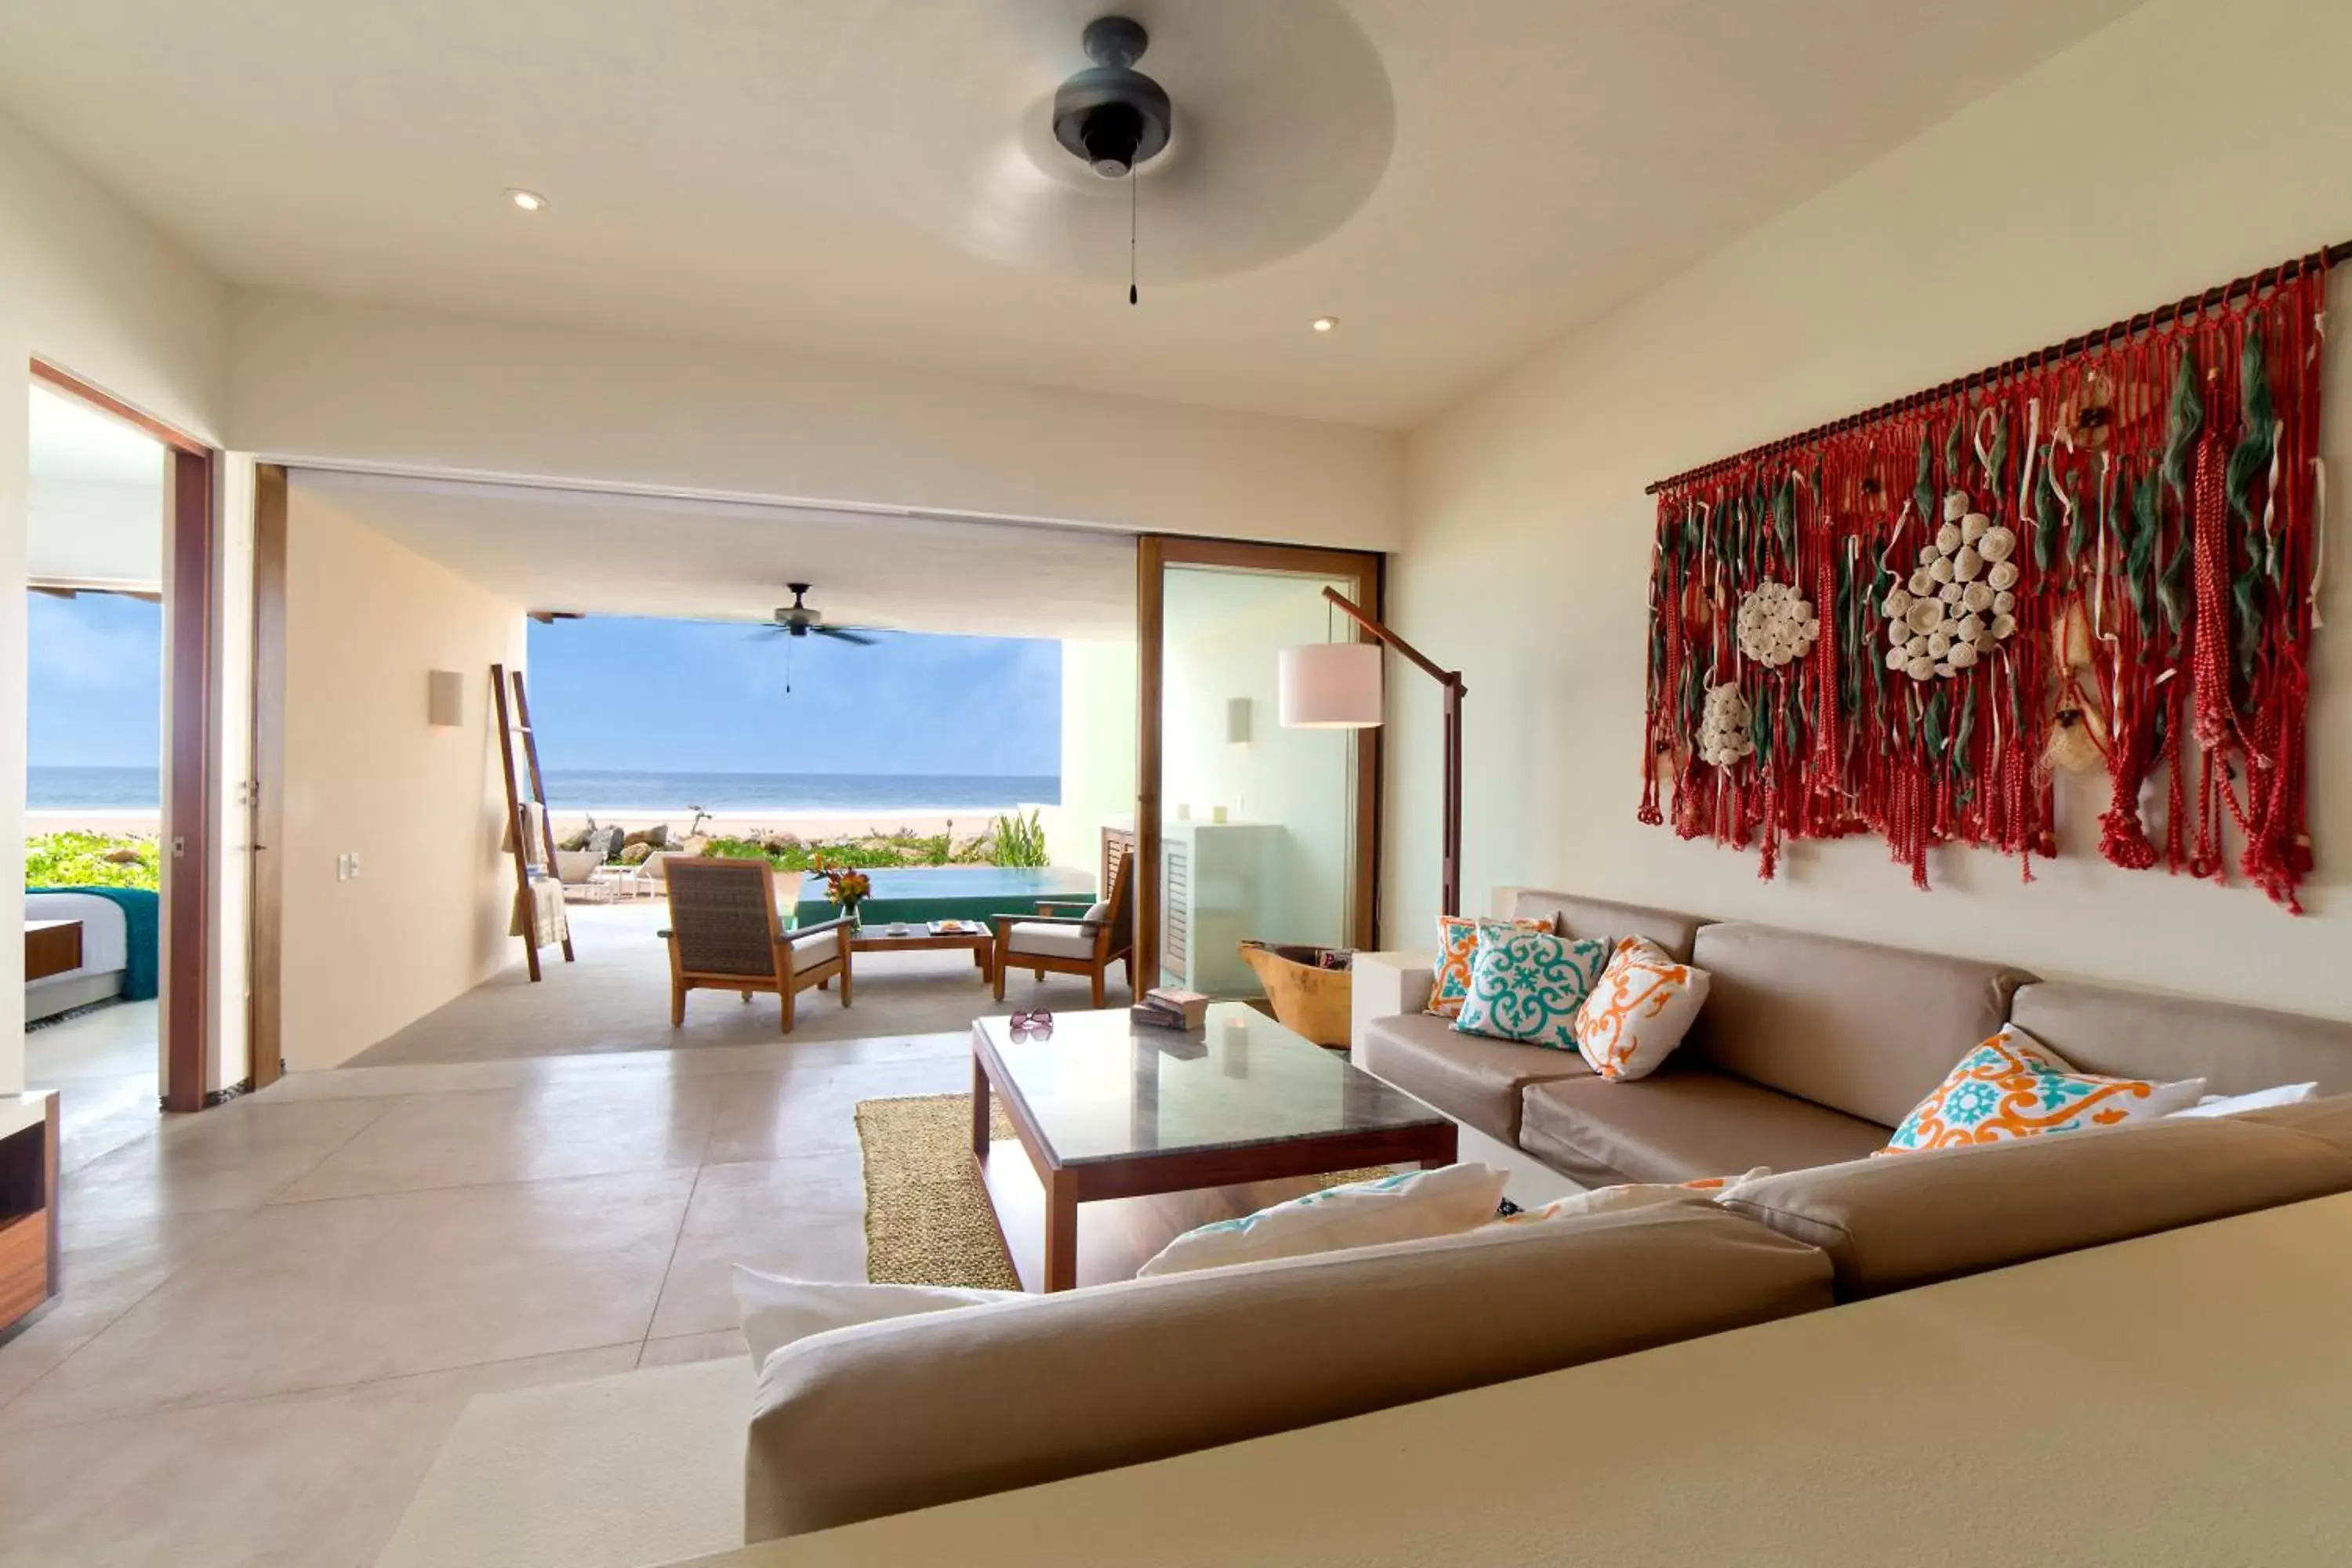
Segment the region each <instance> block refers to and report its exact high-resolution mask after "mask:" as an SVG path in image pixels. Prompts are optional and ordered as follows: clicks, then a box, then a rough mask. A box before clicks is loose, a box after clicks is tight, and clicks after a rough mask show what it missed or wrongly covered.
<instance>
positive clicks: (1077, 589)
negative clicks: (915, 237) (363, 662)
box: [292, 469, 1135, 641]
mask: <svg viewBox="0 0 2352 1568" xmlns="http://www.w3.org/2000/svg"><path fill="white" fill-rule="evenodd" d="M292 482H293V484H294V486H295V489H296V497H297V499H296V502H295V504H296V506H297V507H298V508H299V506H301V505H302V504H304V501H305V500H306V499H315V500H317V501H319V502H320V503H321V504H324V505H327V506H330V507H332V508H333V509H335V510H337V511H340V512H341V513H342V514H343V515H344V516H346V517H349V518H351V519H352V520H353V521H357V522H359V523H362V524H363V525H364V526H366V527H368V528H372V529H373V530H375V531H377V532H379V533H381V534H383V535H384V536H385V537H387V538H389V539H391V540H393V541H394V542H398V543H400V544H403V545H405V546H406V547H408V548H409V549H411V550H414V551H415V552H417V553H418V554H420V555H423V556H425V557H427V558H428V559H430V560H434V561H437V562H439V563H441V564H443V565H445V566H446V567H448V568H449V569H450V570H451V571H454V572H456V573H457V574H458V575H460V576H462V577H465V578H467V579H469V580H470V581H472V582H475V583H478V584H481V585H482V586H483V587H484V588H487V589H488V590H489V591H490V592H491V593H493V594H496V595H499V597H501V598H505V599H509V600H512V601H513V602H514V603H516V604H518V605H522V606H523V607H524V608H526V609H533V610H540V609H545V610H572V611H579V612H582V613H584V614H590V615H614V616H674V617H679V618H686V619H696V620H741V621H746V622H751V621H765V620H767V619H768V618H769V616H771V614H772V612H773V611H774V610H775V609H776V607H777V606H778V605H786V604H789V603H791V602H792V595H791V594H790V593H788V592H786V591H785V588H784V584H785V583H786V582H788V581H790V582H806V583H812V584H815V588H814V591H813V592H812V593H811V594H810V595H809V603H810V604H811V605H813V606H814V607H815V608H817V609H820V610H823V611H824V616H825V619H826V620H827V621H829V622H832V623H834V624H836V625H845V626H887V627H891V628H894V629H897V630H901V631H917V632H959V633H964V634H968V635H975V636H989V637H1066V638H1089V639H1099V640H1104V641H1131V640H1133V638H1134V637H1135V542H1134V540H1132V539H1131V538H1129V537H1128V536H1126V535H1124V534H1118V533H1108V532H1103V533H1097V532H1089V531H1083V530H1076V529H1057V528H1049V527H1040V526H1035V525H1030V524H1006V523H985V522H967V521H950V520H946V519H939V518H920V517H898V516H886V515H874V514H866V513H849V512H831V511H821V510H812V509H808V508H800V507H781V506H764V505H755V504H750V503H741V502H730V501H701V500H673V499H669V498H666V497H654V496H637V495H616V494H612V493H609V492H604V491H591V490H572V489H539V488H534V487H530V486H523V485H492V484H479V483H473V482H458V481H450V480H436V479H394V478H384V477H379V476H374V475H364V474H343V473H332V472H322V471H319V470H311V469H304V470H299V471H298V472H297V473H296V474H295V475H294V477H293V481H292Z"/></svg>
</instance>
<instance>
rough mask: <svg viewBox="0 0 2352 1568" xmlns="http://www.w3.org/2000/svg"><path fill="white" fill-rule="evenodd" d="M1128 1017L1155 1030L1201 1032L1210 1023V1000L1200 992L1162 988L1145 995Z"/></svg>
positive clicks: (1129, 1012) (1131, 1008)
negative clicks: (1198, 1029) (1198, 1030)
mask: <svg viewBox="0 0 2352 1568" xmlns="http://www.w3.org/2000/svg"><path fill="white" fill-rule="evenodd" d="M1128 1016H1129V1017H1130V1018H1133V1019H1134V1020H1135V1021H1136V1022H1137V1023H1139V1024H1149V1025H1150V1026H1151V1027H1153V1028H1155V1029H1197V1028H1199V1027H1201V1026H1202V1025H1203V1024H1205V1023H1207V1022H1208V1021H1209V999H1208V998H1207V997H1206V996H1203V995H1202V994H1200V993H1199V992H1198V991H1179V990H1176V989H1174V988H1172V987H1170V986H1160V987H1158V988H1157V989H1154V990H1150V991H1147V992H1145V993H1144V994H1143V1000H1142V1001H1140V1002H1138V1003H1137V1004H1136V1005H1134V1006H1133V1007H1130V1008H1129V1009H1128Z"/></svg>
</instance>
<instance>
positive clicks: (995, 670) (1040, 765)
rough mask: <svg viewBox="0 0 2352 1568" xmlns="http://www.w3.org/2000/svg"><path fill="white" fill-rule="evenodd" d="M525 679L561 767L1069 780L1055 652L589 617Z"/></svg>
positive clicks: (558, 637)
mask: <svg viewBox="0 0 2352 1568" xmlns="http://www.w3.org/2000/svg"><path fill="white" fill-rule="evenodd" d="M787 645H789V652H790V655H791V665H792V670H791V674H792V691H791V693H790V695H787V694H786V692H785V689H784V678H785V658H786V653H787V651H788V646H787ZM528 679H529V680H530V711H531V719H532V721H533V722H534V725H535V727H536V728H537V730H538V732H539V757H540V763H541V765H542V766H544V767H549V768H609V769H638V770H643V769H654V770H677V771H680V772H690V773H978V774H989V775H1008V774H1034V775H1039V776H1051V775H1053V774H1055V773H1060V771H1061V727H1062V646H1061V644H1059V643H1058V642H1052V641H1040V640H1035V639H1031V638H1020V637H933V636H927V635H920V634H917V633H911V632H892V633H884V634H881V635H880V637H879V638H878V640H877V641H876V642H875V644H874V645H873V646H872V647H852V646H850V645H848V644H846V643H837V642H835V641H833V640H832V639H831V638H828V637H794V638H786V637H781V636H775V637H772V636H769V635H768V634H766V633H764V632H762V631H761V630H760V629H759V628H758V627H756V626H744V625H741V624H740V623H721V622H709V621H667V620H636V619H631V618H627V617H623V616H590V617H589V618H588V619H586V620H580V621H557V622H555V623H553V624H552V625H547V626H542V625H541V624H540V623H538V622H536V621H534V622H532V623H531V626H530V665H529V669H528Z"/></svg>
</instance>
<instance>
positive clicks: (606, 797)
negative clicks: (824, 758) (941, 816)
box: [25, 767, 1062, 812]
mask: <svg viewBox="0 0 2352 1568" xmlns="http://www.w3.org/2000/svg"><path fill="white" fill-rule="evenodd" d="M546 781H547V798H548V802H549V804H550V805H553V806H554V807H555V808H556V809H557V810H559V811H596V810H603V811H641V810H656V811H662V810H676V809H680V808H684V807H689V806H700V807H701V808H702V809H703V810H705V811H774V812H784V811H865V810H873V809H878V808H882V807H889V808H893V809H897V810H907V809H909V808H912V807H916V806H939V807H949V806H952V807H954V808H956V809H957V810H960V811H969V810H974V809H987V810H991V811H1010V810H1012V809H1013V807H1014V806H1016V805H1058V804H1059V803H1060V801H1061V798H1062V781H1061V780H1060V779H1059V778H1058V777H1055V775H1053V774H1051V773H1046V774H1038V775H1031V774H1010V775H1000V774H988V773H656V772H647V773H635V772H623V771H619V770H614V769H604V768H550V769H548V770H547V773H546ZM161 786H162V774H161V773H158V772H157V771H156V770H155V769H153V768H59V767H31V768H26V770H25V797H26V798H25V804H26V805H28V806H30V807H32V808H33V809H34V810H37V811H39V810H49V811H58V810H65V811H94V810H110V811H153V810H155V809H156V808H157V807H158V806H159V805H161V804H162V800H163V794H162V787H161Z"/></svg>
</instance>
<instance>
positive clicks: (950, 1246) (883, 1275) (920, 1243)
mask: <svg viewBox="0 0 2352 1568" xmlns="http://www.w3.org/2000/svg"><path fill="white" fill-rule="evenodd" d="M989 1109H990V1111H991V1113H992V1114H991V1118H990V1136H991V1137H992V1138H993V1139H995V1140H997V1141H999V1142H1009V1141H1010V1140H1011V1139H1012V1138H1013V1136H1014V1133H1013V1123H1012V1122H1011V1121H1009V1120H1008V1119H1007V1118H1006V1116H1005V1114H1004V1106H1003V1103H1002V1102H1001V1101H1000V1102H996V1103H993V1104H992V1105H991V1106H990V1108H989ZM857 1143H858V1148H859V1150H860V1152H862V1153H863V1155H864V1157H865V1166H866V1279H869V1280H871V1281H873V1282H874V1283H875V1284H877V1285H949V1286H963V1287H967V1288H977V1289H988V1290H1018V1289H1021V1276H1020V1275H1019V1274H1017V1273H1015V1272H1014V1271H1013V1259H1012V1258H1011V1257H1010V1256H1009V1255H1008V1254H1007V1253H1006V1252H1005V1250H1004V1236H1003V1232H1002V1231H1000V1230H998V1228H997V1226H996V1211H995V1209H994V1208H993V1207H992V1206H991V1205H990V1203H989V1199H988V1189H987V1188H986V1187H985V1186H983V1185H982V1184H981V1180H980V1173H979V1172H977V1171H976V1170H974V1169H973V1168H972V1159H971V1096H970V1095H964V1094H925V1095H916V1096H913V1097H911V1098H904V1099H897V1100H859V1101H858V1102H857ZM1387 1174H1389V1170H1388V1168H1387V1167H1385V1166H1383V1167H1381V1168H1380V1169H1376V1170H1365V1171H1335V1172H1333V1173H1330V1174H1329V1175H1326V1176H1317V1177H1314V1178H1311V1179H1310V1180H1308V1181H1307V1182H1306V1183H1304V1184H1301V1185H1302V1190H1306V1189H1313V1188H1321V1187H1336V1186H1339V1185H1340V1184H1343V1183H1347V1182H1364V1181H1370V1180H1371V1179H1372V1178H1374V1177H1376V1176H1385V1175H1387ZM1266 1201H1267V1202H1274V1201H1277V1200H1276V1199H1274V1198H1269V1199H1267V1200H1266Z"/></svg>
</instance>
